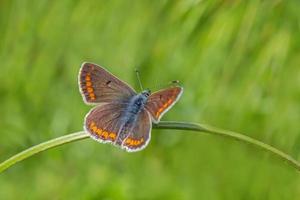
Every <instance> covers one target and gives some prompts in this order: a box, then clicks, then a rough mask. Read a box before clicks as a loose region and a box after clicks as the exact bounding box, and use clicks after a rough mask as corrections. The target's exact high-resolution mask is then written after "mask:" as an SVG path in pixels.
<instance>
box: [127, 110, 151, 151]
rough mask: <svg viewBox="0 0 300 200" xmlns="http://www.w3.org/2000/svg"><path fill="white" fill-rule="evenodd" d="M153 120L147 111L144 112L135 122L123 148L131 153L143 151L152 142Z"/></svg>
mask: <svg viewBox="0 0 300 200" xmlns="http://www.w3.org/2000/svg"><path fill="white" fill-rule="evenodd" d="M151 127H152V124H151V118H150V115H149V113H148V112H147V111H146V110H142V111H141V112H140V113H139V115H138V117H137V120H136V121H135V122H134V125H133V128H132V129H131V131H130V132H129V133H128V136H127V138H126V139H124V141H123V144H122V147H123V148H125V149H126V150H127V151H129V152H134V151H139V150H142V149H143V148H145V147H146V146H147V144H148V143H149V141H150V134H151Z"/></svg>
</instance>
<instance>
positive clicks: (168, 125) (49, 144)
mask: <svg viewBox="0 0 300 200" xmlns="http://www.w3.org/2000/svg"><path fill="white" fill-rule="evenodd" d="M154 128H156V129H177V130H191V131H197V132H205V133H210V134H213V135H219V136H225V137H228V138H231V139H235V140H238V141H241V142H244V143H248V144H251V145H254V146H256V147H259V148H261V149H263V150H265V151H267V152H270V153H272V154H273V155H275V156H277V157H279V158H281V159H282V160H283V161H285V162H286V163H288V164H289V165H290V166H292V167H294V168H295V169H297V170H298V171H300V163H299V162H298V161H297V160H295V159H294V158H292V157H291V156H290V155H289V154H286V153H284V152H282V151H280V150H278V149H276V148H275V147H272V146H271V145H268V144H266V143H263V142H261V141H258V140H255V139H253V138H250V137H248V136H246V135H242V134H240V133H236V132H232V131H227V130H222V129H219V128H215V127H212V126H209V125H203V124H196V123H190V122H172V121H164V122H160V123H159V124H156V125H154ZM87 137H88V134H87V133H85V132H83V131H81V132H76V133H72V134H69V135H65V136H62V137H58V138H55V139H52V140H49V141H46V142H43V143H41V144H38V145H36V146H33V147H31V148H29V149H26V150H24V151H22V152H20V153H18V154H16V155H14V156H12V157H10V158H9V159H7V160H5V161H4V162H2V163H0V173H1V172H3V171H4V170H6V169H8V168H9V167H11V166H13V165H14V164H16V163H17V162H20V161H22V160H24V159H26V158H28V157H30V156H32V155H35V154H37V153H39V152H42V151H45V150H47V149H50V148H53V147H57V146H60V145H63V144H66V143H69V142H73V141H77V140H82V139H84V138H87Z"/></svg>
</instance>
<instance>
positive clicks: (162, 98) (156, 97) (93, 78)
mask: <svg viewBox="0 0 300 200" xmlns="http://www.w3.org/2000/svg"><path fill="white" fill-rule="evenodd" d="M79 87H80V91H81V94H82V96H83V99H84V101H85V102H86V103H87V104H93V105H95V104H96V105H97V106H96V107H95V108H93V109H92V110H91V111H90V112H89V113H88V114H87V115H86V117H85V122H84V129H85V130H86V131H87V132H88V133H89V134H90V136H91V137H92V138H93V139H95V140H97V141H99V142H102V143H112V144H114V145H115V146H118V147H121V148H123V149H125V150H126V151H128V152H134V151H139V150H141V149H143V148H145V147H146V146H147V144H148V143H149V141H150V133H151V128H152V122H153V123H158V122H159V120H160V118H161V117H162V115H163V114H164V113H165V112H166V111H167V110H169V109H170V108H171V107H172V106H173V105H174V104H175V102H176V101H177V100H178V99H179V97H180V96H181V94H182V91H183V89H182V88H181V87H171V88H167V89H164V90H161V91H158V92H155V93H153V94H151V92H150V90H144V91H142V92H141V93H136V92H135V91H134V90H133V89H132V88H131V87H130V86H129V85H127V84H126V83H124V82H122V81H121V80H119V79H118V78H116V77H115V76H114V75H112V74H111V73H109V72H108V71H107V70H105V69H104V68H103V67H100V66H98V65H96V64H92V63H83V64H82V67H81V70H80V72H79Z"/></svg>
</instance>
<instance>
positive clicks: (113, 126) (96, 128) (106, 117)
mask: <svg viewBox="0 0 300 200" xmlns="http://www.w3.org/2000/svg"><path fill="white" fill-rule="evenodd" d="M122 112H124V105H123V104H114V103H108V104H104V105H99V106H97V107H95V108H94V109H92V110H91V111H90V112H89V113H88V114H87V116H86V118H85V123H84V127H85V129H86V131H87V132H88V133H89V134H90V135H91V136H92V137H93V138H94V139H96V140H98V141H100V142H104V143H105V142H111V143H114V142H115V141H116V139H117V137H118V132H119V130H120V129H121V127H122V122H121V120H120V117H121V115H122Z"/></svg>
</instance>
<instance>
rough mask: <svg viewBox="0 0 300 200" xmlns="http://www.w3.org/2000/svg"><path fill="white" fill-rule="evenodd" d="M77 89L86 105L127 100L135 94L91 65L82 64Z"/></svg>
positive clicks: (126, 86) (115, 78)
mask: <svg viewBox="0 0 300 200" xmlns="http://www.w3.org/2000/svg"><path fill="white" fill-rule="evenodd" d="M78 79H79V88H80V92H81V94H82V97H83V99H84V101H85V102H86V103H87V104H95V103H109V102H114V101H119V100H122V99H126V98H129V97H131V96H133V95H135V94H136V92H135V91H134V90H133V89H132V88H131V87H130V86H129V85H128V84H126V83H125V82H123V81H121V80H120V79H118V78H117V77H115V76H114V75H113V74H111V73H110V72H108V71H107V70H105V69H104V68H103V67H100V66H98V65H96V64H93V63H83V64H82V66H81V69H80V72H79V77H78Z"/></svg>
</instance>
